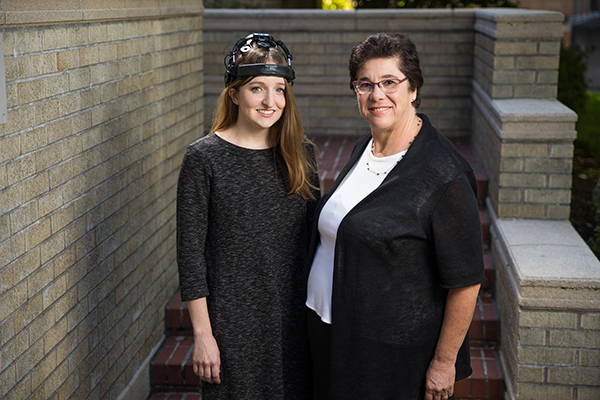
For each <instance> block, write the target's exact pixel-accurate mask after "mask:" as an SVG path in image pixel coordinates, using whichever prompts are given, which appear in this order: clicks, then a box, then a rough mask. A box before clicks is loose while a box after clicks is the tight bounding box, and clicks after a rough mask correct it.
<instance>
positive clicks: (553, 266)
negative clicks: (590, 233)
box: [488, 207, 600, 311]
mask: <svg viewBox="0 0 600 400" xmlns="http://www.w3.org/2000/svg"><path fill="white" fill-rule="evenodd" d="M488 210H492V208H491V207H489V208H488ZM491 214H492V218H493V219H494V220H495V221H494V223H493V230H492V235H493V238H494V241H495V245H496V246H498V247H499V249H500V250H501V251H499V252H498V253H499V254H500V258H501V262H502V264H503V267H504V270H505V271H506V273H507V275H508V276H509V278H510V279H509V281H510V282H511V285H512V286H513V287H512V289H513V293H514V294H515V295H516V299H515V300H516V301H517V303H518V304H519V305H520V306H521V307H522V308H541V309H557V310H566V309H569V310H587V311H590V310H591V311H600V260H598V259H597V258H596V256H595V255H594V254H593V253H592V251H591V250H590V248H589V247H588V246H587V244H586V243H585V242H584V241H583V239H582V238H581V237H580V236H579V234H578V233H577V231H575V229H574V228H573V226H572V225H571V223H570V222H569V221H567V220H563V221H552V220H540V219H505V218H496V217H495V215H493V212H491Z"/></svg>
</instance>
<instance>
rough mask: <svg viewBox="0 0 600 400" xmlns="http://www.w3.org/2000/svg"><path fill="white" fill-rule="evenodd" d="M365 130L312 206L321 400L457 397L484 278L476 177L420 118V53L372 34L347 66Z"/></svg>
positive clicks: (312, 291)
mask: <svg viewBox="0 0 600 400" xmlns="http://www.w3.org/2000/svg"><path fill="white" fill-rule="evenodd" d="M349 69H350V78H351V82H352V83H351V88H352V89H353V90H354V91H355V92H356V99H357V101H358V106H359V110H360V113H361V115H362V116H363V117H364V118H365V119H366V120H367V121H368V122H369V125H370V127H371V132H369V133H368V134H366V135H364V136H363V137H361V138H360V139H359V140H358V142H357V143H356V146H355V148H354V151H353V153H352V156H351V157H350V160H349V161H348V164H347V165H346V166H345V167H344V169H343V170H342V172H341V173H340V175H339V177H338V178H337V180H336V182H335V183H334V185H333V187H332V188H331V190H330V191H329V192H328V193H327V194H326V195H325V196H324V197H323V198H322V199H321V201H320V202H319V204H318V205H317V211H316V212H317V214H316V215H317V218H315V222H314V226H313V238H314V240H313V242H312V244H311V254H312V256H311V258H312V265H311V269H310V272H309V276H308V293H307V302H306V305H307V307H308V308H309V310H308V329H309V340H310V347H311V356H312V358H313V370H314V371H313V380H314V388H315V393H314V394H315V398H316V399H343V400H348V399H363V400H364V399H377V400H384V399H394V400H398V399H406V400H409V399H410V400H413V399H426V400H432V399H435V400H439V399H449V398H453V391H454V382H455V381H456V380H459V379H463V378H466V377H468V376H469V375H470V374H471V368H470V360H469V345H468V339H467V338H466V334H467V330H468V328H469V324H470V322H471V318H472V315H473V310H474V308H475V303H476V299H477V293H478V291H479V286H480V283H481V282H482V281H483V280H484V279H485V278H484V275H483V254H482V240H481V228H480V222H479V212H478V207H477V200H476V190H477V186H476V181H475V177H474V174H473V171H472V169H471V168H470V166H469V165H468V163H467V162H466V161H465V160H464V159H463V158H462V157H461V155H460V154H459V153H458V152H457V151H456V150H455V149H454V147H453V145H452V144H451V143H450V141H448V140H447V139H446V138H444V137H443V136H442V135H441V134H439V133H438V131H437V130H436V129H435V128H434V127H433V126H432V125H431V123H430V122H429V119H428V118H427V117H426V116H425V115H424V114H417V113H416V108H417V107H418V106H419V103H420V98H419V94H420V93H419V92H420V88H421V86H422V84H423V77H422V75H421V69H420V66H419V57H418V55H417V51H416V47H415V45H414V44H413V43H412V42H411V41H410V40H409V39H408V38H407V37H405V36H403V35H390V34H377V35H373V36H370V37H368V38H367V39H365V40H364V41H363V42H361V43H359V44H358V45H357V46H356V47H355V48H354V49H353V50H352V54H351V56H350V61H349Z"/></svg>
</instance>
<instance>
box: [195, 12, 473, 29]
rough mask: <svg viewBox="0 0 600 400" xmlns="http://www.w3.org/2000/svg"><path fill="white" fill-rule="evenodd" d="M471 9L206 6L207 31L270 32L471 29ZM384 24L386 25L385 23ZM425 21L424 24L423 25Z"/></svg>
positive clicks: (205, 27) (205, 26)
mask: <svg viewBox="0 0 600 400" xmlns="http://www.w3.org/2000/svg"><path fill="white" fill-rule="evenodd" d="M474 13H475V11H474V10H472V9H461V10H452V9H442V10H440V9H437V10H434V9H431V10H385V11H381V10H358V11H338V10H335V11H334V10H305V9H295V10H294V9H286V10H278V9H265V10H225V9H207V10H205V16H206V19H205V21H204V30H205V31H231V30H232V29H231V27H232V26H234V27H235V26H238V25H239V26H243V27H244V28H245V29H237V28H236V30H260V31H265V30H266V31H268V32H288V31H294V32H298V31H300V32H353V33H354V32H360V31H376V32H381V31H385V30H391V31H403V32H414V31H430V30H431V28H430V26H431V24H435V30H436V31H456V30H472V29H473V24H474V17H473V16H474ZM382 24H383V25H382ZM424 24H425V25H424Z"/></svg>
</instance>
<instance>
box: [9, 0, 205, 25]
mask: <svg viewBox="0 0 600 400" xmlns="http://www.w3.org/2000/svg"><path fill="white" fill-rule="evenodd" d="M1 8H2V9H1V10H0V26H4V27H7V26H14V25H33V24H35V25H40V24H57V23H76V22H92V21H106V20H120V19H133V18H156V17H174V16H178V15H190V14H200V13H202V11H203V10H204V7H203V5H202V0H178V1H177V2H173V1H171V2H169V1H164V0H134V1H124V0H120V1H119V0H116V1H98V0H2V7H1Z"/></svg>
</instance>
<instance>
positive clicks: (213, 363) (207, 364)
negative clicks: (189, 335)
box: [192, 335, 221, 383]
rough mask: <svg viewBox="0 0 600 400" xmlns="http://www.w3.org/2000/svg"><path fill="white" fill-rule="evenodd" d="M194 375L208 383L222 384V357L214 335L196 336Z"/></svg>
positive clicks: (193, 355)
mask: <svg viewBox="0 0 600 400" xmlns="http://www.w3.org/2000/svg"><path fill="white" fill-rule="evenodd" d="M192 365H193V367H194V374H196V375H198V376H199V377H200V379H202V380H203V381H205V382H208V383H221V376H220V372H221V355H220V352H219V346H218V345H217V341H216V340H215V338H214V337H213V335H204V336H194V351H193V353H192Z"/></svg>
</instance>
